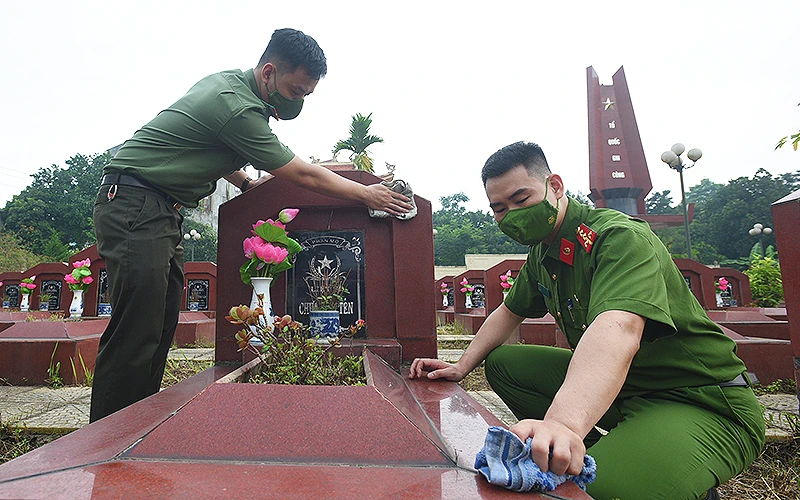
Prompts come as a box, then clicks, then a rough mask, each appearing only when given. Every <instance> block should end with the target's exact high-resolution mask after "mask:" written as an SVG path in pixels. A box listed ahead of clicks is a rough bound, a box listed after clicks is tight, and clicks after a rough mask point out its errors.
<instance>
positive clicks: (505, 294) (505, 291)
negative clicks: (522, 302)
mask: <svg viewBox="0 0 800 500" xmlns="http://www.w3.org/2000/svg"><path fill="white" fill-rule="evenodd" d="M506 297H508V290H503V302H505V301H506Z"/></svg>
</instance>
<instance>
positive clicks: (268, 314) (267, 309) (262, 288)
mask: <svg viewBox="0 0 800 500" xmlns="http://www.w3.org/2000/svg"><path fill="white" fill-rule="evenodd" d="M250 282H251V283H252V285H253V297H252V299H251V300H250V309H255V308H256V307H262V308H263V309H264V314H263V315H262V316H261V318H260V319H259V326H260V327H261V328H262V329H263V328H267V329H269V330H270V331H271V330H272V326H273V325H274V324H275V314H274V313H273V312H272V300H270V297H269V290H270V287H271V286H272V278H250ZM259 295H261V296H262V299H261V303H260V304H259V301H258V296H259ZM250 330H251V331H252V332H253V333H254V334H256V333H257V332H258V329H257V327H256V326H255V325H251V326H250ZM250 344H251V345H263V343H262V342H261V340H260V339H258V338H254V339H252V340H250Z"/></svg>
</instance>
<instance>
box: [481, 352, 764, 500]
mask: <svg viewBox="0 0 800 500" xmlns="http://www.w3.org/2000/svg"><path fill="white" fill-rule="evenodd" d="M571 357H572V352H571V351H569V350H567V349H560V348H556V347H546V346H535V345H503V346H499V347H497V348H496V349H495V350H493V351H492V352H491V353H490V354H489V356H488V357H487V358H486V378H487V379H488V381H489V383H490V385H491V386H492V389H493V390H494V391H495V392H496V393H497V394H498V395H499V396H500V397H501V398H502V399H503V401H504V402H505V403H506V404H507V405H508V407H509V408H510V409H511V411H513V412H514V415H516V416H517V418H519V419H525V418H533V419H539V420H541V419H543V418H544V415H545V413H546V412H547V409H548V408H549V407H550V404H551V403H552V401H553V398H554V397H555V394H556V392H558V389H559V388H560V387H561V385H562V383H563V381H564V378H565V377H566V373H567V366H568V365H569V361H570V359H571ZM586 383H587V384H591V381H590V380H587V381H586ZM597 426H598V427H600V428H601V429H604V430H606V431H608V434H607V435H606V436H603V435H602V434H601V433H599V432H597V431H596V430H594V431H592V432H591V433H590V434H589V435H588V436H587V437H586V439H585V440H584V443H585V444H586V447H587V453H588V454H590V455H592V456H593V457H594V458H595V460H596V461H597V479H596V480H595V482H594V483H592V484H590V485H589V486H588V488H587V493H589V494H590V495H592V497H594V498H596V499H598V500H604V499H615V498H618V499H620V500H646V499H665V500H680V499H697V498H703V497H704V495H705V493H706V491H707V490H708V489H709V488H712V487H715V486H718V485H719V484H721V483H723V482H725V481H727V480H728V479H730V478H731V477H733V476H735V475H736V474H738V473H739V472H741V471H742V470H744V468H745V467H747V466H748V465H749V464H750V463H751V462H752V461H753V460H755V459H756V458H757V457H758V455H759V453H760V452H761V449H762V447H763V445H764V417H763V414H762V410H761V407H760V405H759V403H758V400H757V399H756V397H755V395H754V394H753V391H752V390H751V389H750V388H749V387H725V388H722V387H719V386H716V385H714V386H704V387H692V388H685V389H673V390H670V391H662V392H653V393H649V394H646V395H641V396H634V397H629V398H622V397H620V398H617V399H616V400H615V401H614V403H613V404H612V406H611V408H610V409H609V410H608V412H606V414H605V415H604V416H603V417H602V418H601V420H600V421H599V422H598V423H597Z"/></svg>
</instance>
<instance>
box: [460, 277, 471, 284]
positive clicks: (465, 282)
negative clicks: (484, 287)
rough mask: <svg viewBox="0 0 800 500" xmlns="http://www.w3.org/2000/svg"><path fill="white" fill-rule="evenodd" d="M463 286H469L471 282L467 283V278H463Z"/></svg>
mask: <svg viewBox="0 0 800 500" xmlns="http://www.w3.org/2000/svg"><path fill="white" fill-rule="evenodd" d="M461 284H462V285H468V284H469V281H467V278H463V279H462V280H461Z"/></svg>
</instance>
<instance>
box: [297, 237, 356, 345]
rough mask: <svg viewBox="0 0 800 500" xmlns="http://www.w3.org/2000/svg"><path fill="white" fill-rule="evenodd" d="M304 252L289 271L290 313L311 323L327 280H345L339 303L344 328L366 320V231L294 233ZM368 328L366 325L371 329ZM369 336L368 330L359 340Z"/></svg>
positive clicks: (304, 321)
mask: <svg viewBox="0 0 800 500" xmlns="http://www.w3.org/2000/svg"><path fill="white" fill-rule="evenodd" d="M289 236H290V237H292V238H294V239H295V240H297V242H298V243H300V246H302V247H303V251H302V252H300V253H298V254H297V255H295V261H294V266H293V267H292V268H291V269H290V270H289V271H288V276H287V291H286V301H287V304H286V305H287V310H288V313H289V314H290V315H291V316H292V317H293V318H296V319H298V321H300V322H302V323H308V321H309V313H310V312H311V308H312V296H313V294H314V290H315V289H318V288H319V286H320V283H319V281H320V280H322V279H325V278H332V279H342V280H343V281H344V290H343V292H344V293H343V294H342V299H343V300H342V301H341V302H340V304H339V317H340V322H341V324H342V326H343V327H347V326H349V325H352V324H354V323H355V322H356V321H358V320H359V319H364V318H365V313H366V311H365V305H366V286H365V269H364V260H365V254H364V232H363V231H294V232H290V233H289ZM368 327H369V326H367V328H368ZM366 336H367V332H366V328H364V329H362V330H361V331H360V332H359V333H358V335H357V337H359V338H363V337H366Z"/></svg>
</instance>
